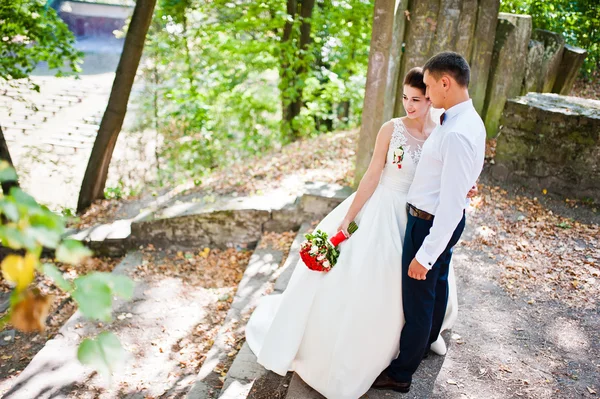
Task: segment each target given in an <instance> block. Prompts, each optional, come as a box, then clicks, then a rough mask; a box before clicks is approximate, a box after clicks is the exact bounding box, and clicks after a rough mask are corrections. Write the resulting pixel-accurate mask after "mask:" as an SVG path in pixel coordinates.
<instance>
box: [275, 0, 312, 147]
mask: <svg viewBox="0 0 600 399" xmlns="http://www.w3.org/2000/svg"><path fill="white" fill-rule="evenodd" d="M314 7H315V0H288V2H287V13H288V15H289V17H288V21H286V24H285V27H284V31H283V36H282V39H281V43H282V50H281V54H282V60H281V68H280V75H281V83H280V85H281V86H280V87H281V93H282V107H283V118H282V119H283V121H282V122H283V132H284V141H295V140H296V139H298V136H299V131H298V128H297V126H295V124H294V118H296V117H297V116H298V115H300V111H301V109H302V92H303V90H304V80H305V76H304V75H305V74H306V72H307V70H308V65H309V63H310V59H309V57H308V55H309V51H308V48H309V45H310V42H311V34H310V31H311V16H312V13H313V9H314ZM297 15H299V17H300V18H299V22H300V32H299V37H298V38H297V39H296V40H294V20H295V19H296V16H297Z"/></svg>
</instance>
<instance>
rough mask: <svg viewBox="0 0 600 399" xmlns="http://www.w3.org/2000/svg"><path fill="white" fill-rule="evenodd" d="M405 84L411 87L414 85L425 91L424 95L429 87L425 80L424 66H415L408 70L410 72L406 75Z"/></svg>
mask: <svg viewBox="0 0 600 399" xmlns="http://www.w3.org/2000/svg"><path fill="white" fill-rule="evenodd" d="M404 84H405V85H408V86H410V87H414V88H415V89H419V90H421V91H422V92H423V95H425V92H426V90H427V87H426V86H425V83H424V82H423V68H421V67H414V68H413V69H411V70H410V71H408V73H407V74H406V76H405V77H404Z"/></svg>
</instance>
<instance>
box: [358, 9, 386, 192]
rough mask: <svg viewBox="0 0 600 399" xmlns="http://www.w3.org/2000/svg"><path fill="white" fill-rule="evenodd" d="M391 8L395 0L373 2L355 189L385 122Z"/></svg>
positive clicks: (367, 164) (365, 169)
mask: <svg viewBox="0 0 600 399" xmlns="http://www.w3.org/2000/svg"><path fill="white" fill-rule="evenodd" d="M394 5H395V2H394V0H375V8H374V10H373V33H372V36H371V50H370V52H369V68H368V70H367V84H366V87H365V102H364V106H363V113H362V125H361V127H360V136H359V138H358V146H357V150H356V154H357V157H356V171H355V173H354V176H355V180H354V184H355V186H358V184H359V183H360V180H361V179H362V177H363V175H364V174H365V172H366V171H367V168H368V166H369V162H370V161H371V156H372V155H373V150H374V148H373V147H374V145H375V139H376V138H377V133H378V132H379V129H380V128H381V125H382V124H383V122H384V120H383V116H384V112H385V109H384V101H385V92H386V83H387V74H388V67H389V57H390V47H391V44H392V32H393V26H394Z"/></svg>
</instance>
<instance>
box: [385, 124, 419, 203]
mask: <svg viewBox="0 0 600 399" xmlns="http://www.w3.org/2000/svg"><path fill="white" fill-rule="evenodd" d="M392 123H393V124H394V131H393V132H392V138H391V140H390V145H389V148H388V152H387V157H386V161H385V167H384V168H383V173H382V174H381V180H380V183H381V184H383V185H385V186H389V187H391V188H394V189H398V190H401V191H403V192H408V189H409V188H410V185H411V183H412V181H413V179H414V177H415V171H416V170H417V165H418V163H419V159H420V158H421V151H422V148H423V143H424V142H425V140H419V139H417V138H416V137H413V136H412V135H411V134H410V133H409V132H408V130H406V127H405V126H404V123H403V122H402V119H400V118H395V119H392ZM399 149H401V150H399ZM397 150H399V151H397ZM402 150H403V151H402ZM402 152H403V153H402ZM401 153H402V154H401ZM400 154H401V155H400ZM399 165H400V167H398V166H399Z"/></svg>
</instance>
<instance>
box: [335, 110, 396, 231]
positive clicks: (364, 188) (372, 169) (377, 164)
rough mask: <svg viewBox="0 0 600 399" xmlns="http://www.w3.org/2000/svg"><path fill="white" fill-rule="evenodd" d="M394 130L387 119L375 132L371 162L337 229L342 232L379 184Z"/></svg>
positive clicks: (391, 123)
mask: <svg viewBox="0 0 600 399" xmlns="http://www.w3.org/2000/svg"><path fill="white" fill-rule="evenodd" d="M393 131H394V123H393V122H392V121H389V122H387V123H384V124H383V126H381V129H379V133H377V140H376V141H375V149H374V151H373V156H372V158H371V163H370V164H369V168H368V169H367V172H366V173H365V175H364V176H363V178H362V179H361V181H360V184H359V185H358V190H357V191H356V196H355V197H354V200H353V201H352V204H351V205H350V209H348V213H347V214H346V217H345V218H344V220H343V221H342V224H341V225H340V227H339V229H338V231H339V230H344V233H346V234H348V230H347V229H348V224H350V222H351V221H353V220H354V218H355V217H356V215H358V212H360V210H361V209H362V207H363V205H364V204H365V202H367V200H368V199H369V198H371V195H373V192H374V191H375V189H376V188H377V185H378V184H379V179H380V178H381V172H382V171H383V167H384V166H385V159H386V157H387V152H388V148H389V144H390V140H391V138H392V132H393Z"/></svg>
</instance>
